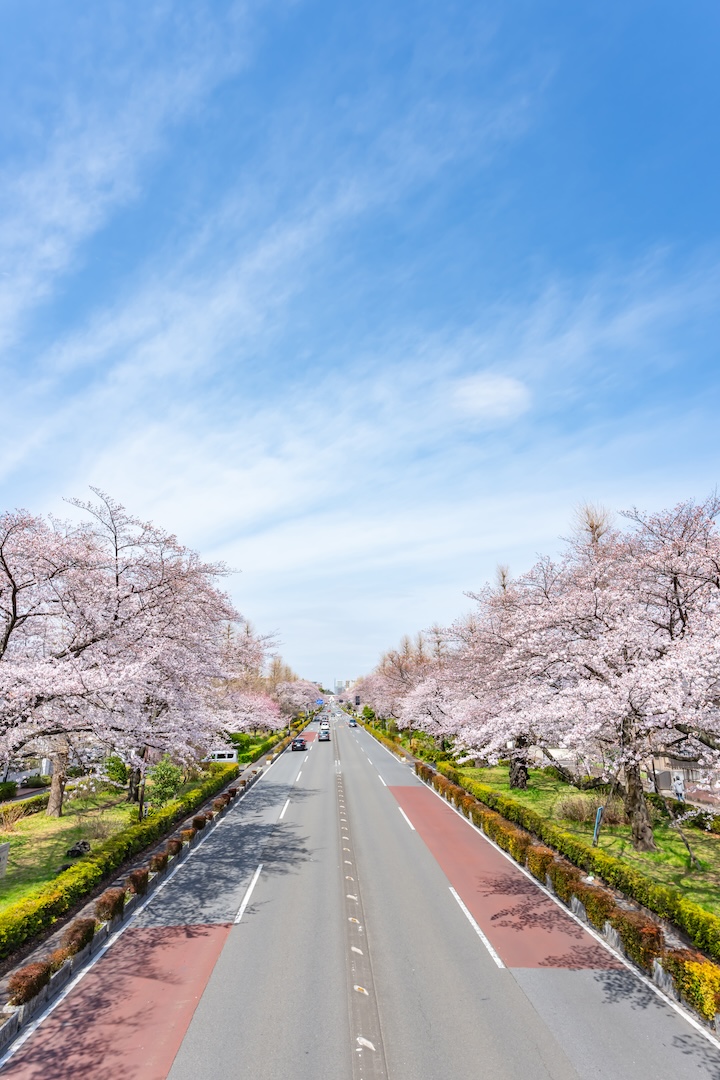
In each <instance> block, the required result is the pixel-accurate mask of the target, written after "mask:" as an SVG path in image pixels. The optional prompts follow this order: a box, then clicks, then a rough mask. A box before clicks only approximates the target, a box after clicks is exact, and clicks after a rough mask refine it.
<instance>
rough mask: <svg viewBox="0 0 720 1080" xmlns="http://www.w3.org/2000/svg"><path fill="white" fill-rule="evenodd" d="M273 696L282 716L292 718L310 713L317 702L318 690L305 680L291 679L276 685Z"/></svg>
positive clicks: (313, 684)
mask: <svg viewBox="0 0 720 1080" xmlns="http://www.w3.org/2000/svg"><path fill="white" fill-rule="evenodd" d="M275 695H276V697H277V700H278V703H279V705H280V709H281V710H282V712H283V713H284V715H285V716H290V717H293V716H297V715H298V713H301V712H310V710H311V709H312V708H313V706H314V705H315V702H316V701H317V696H318V688H317V686H316V685H315V683H311V682H308V681H307V680H306V679H291V680H290V681H288V682H281V683H278V684H277V686H276V687H275Z"/></svg>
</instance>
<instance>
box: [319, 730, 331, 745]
mask: <svg viewBox="0 0 720 1080" xmlns="http://www.w3.org/2000/svg"><path fill="white" fill-rule="evenodd" d="M318 742H330V728H329V727H324V728H320V734H319V735H318Z"/></svg>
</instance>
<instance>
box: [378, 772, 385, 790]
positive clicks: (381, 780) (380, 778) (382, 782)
mask: <svg viewBox="0 0 720 1080" xmlns="http://www.w3.org/2000/svg"><path fill="white" fill-rule="evenodd" d="M378 779H379V780H380V783H381V784H384V785H385V787H387V784H386V783H385V781H384V780H383V778H382V776H380V773H378Z"/></svg>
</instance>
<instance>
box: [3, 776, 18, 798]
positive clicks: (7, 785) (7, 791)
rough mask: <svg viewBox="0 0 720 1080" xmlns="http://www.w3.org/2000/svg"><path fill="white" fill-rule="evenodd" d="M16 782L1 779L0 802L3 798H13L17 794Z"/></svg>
mask: <svg viewBox="0 0 720 1080" xmlns="http://www.w3.org/2000/svg"><path fill="white" fill-rule="evenodd" d="M17 788H18V786H17V783H16V781H15V780H3V781H2V783H0V802H3V801H4V800H5V799H14V798H15V796H16V795H17Z"/></svg>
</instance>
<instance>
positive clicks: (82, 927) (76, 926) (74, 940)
mask: <svg viewBox="0 0 720 1080" xmlns="http://www.w3.org/2000/svg"><path fill="white" fill-rule="evenodd" d="M94 936H95V920H94V919H73V921H72V922H71V923H70V925H69V926H68V927H67V928H66V930H65V933H64V934H63V936H62V938H61V940H60V944H61V945H62V946H63V948H65V949H67V951H68V955H69V956H74V955H75V953H79V952H80V951H81V950H82V949H84V948H85V946H86V945H89V944H90V942H91V941H92V939H93V937H94Z"/></svg>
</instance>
